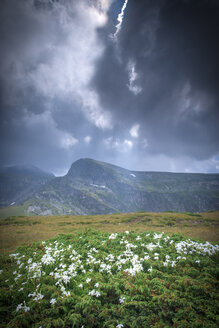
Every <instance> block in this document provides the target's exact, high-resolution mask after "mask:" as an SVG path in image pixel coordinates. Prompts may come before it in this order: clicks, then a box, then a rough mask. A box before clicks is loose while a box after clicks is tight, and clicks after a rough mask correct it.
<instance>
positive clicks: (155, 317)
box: [0, 230, 219, 328]
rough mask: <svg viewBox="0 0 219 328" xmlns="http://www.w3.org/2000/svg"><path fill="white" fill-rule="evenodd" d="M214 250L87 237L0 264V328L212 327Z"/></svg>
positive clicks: (26, 249) (27, 250)
mask: <svg viewBox="0 0 219 328" xmlns="http://www.w3.org/2000/svg"><path fill="white" fill-rule="evenodd" d="M218 252H219V245H214V244H211V243H209V242H201V241H199V240H191V239H188V238H186V237H184V236H182V235H180V234H173V235H171V236H170V235H167V234H164V233H156V232H148V231H147V232H142V233H136V232H133V231H132V232H129V231H125V232H124V233H112V234H108V233H106V232H98V231H95V230H94V231H92V230H87V231H85V232H81V233H77V234H76V235H74V236H73V235H60V236H59V237H57V238H56V239H52V240H48V241H43V242H41V243H34V244H32V245H28V246H23V247H20V248H19V249H17V251H16V253H14V254H10V255H9V256H8V257H4V258H1V259H0V268H1V270H0V295H1V311H0V327H2V328H3V327H11V328H12V327H14V328H15V327H20V328H21V327H22V328H29V327H34V328H38V327H44V328H52V327H54V328H55V327H63V328H70V327H90V328H92V327H93V328H103V327H106V328H122V327H124V328H140V327H151V328H171V327H178V328H207V327H209V328H217V327H218V323H219V322H218V318H217V314H218V293H217V290H218V287H219V283H218V264H217V259H218Z"/></svg>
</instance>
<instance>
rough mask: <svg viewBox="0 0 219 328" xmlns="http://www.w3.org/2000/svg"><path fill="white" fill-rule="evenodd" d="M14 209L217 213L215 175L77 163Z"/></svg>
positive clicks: (217, 180)
mask: <svg viewBox="0 0 219 328" xmlns="http://www.w3.org/2000/svg"><path fill="white" fill-rule="evenodd" d="M26 195H27V193H26ZM11 200H12V198H11ZM20 204H22V205H23V206H24V209H25V213H26V214H30V215H38V214H39V215H52V214H54V215H55V214H58V215H62V214H106V213H116V212H136V211H152V212H160V211H180V212H185V211H189V212H200V211H208V210H218V209H219V175H218V174H196V173H191V174H190V173H164V172H137V171H129V170H126V169H123V168H121V167H118V166H115V165H111V164H108V163H104V162H99V161H95V160H92V159H80V160H78V161H76V162H74V163H73V164H72V166H71V168H70V170H69V172H68V173H67V174H66V175H65V176H64V177H57V178H53V179H49V181H47V183H45V184H43V186H42V187H41V189H39V190H38V191H37V192H35V193H32V195H30V197H29V198H28V200H27V201H26V202H25V203H22V201H21V202H20Z"/></svg>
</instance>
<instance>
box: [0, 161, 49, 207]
mask: <svg viewBox="0 0 219 328" xmlns="http://www.w3.org/2000/svg"><path fill="white" fill-rule="evenodd" d="M54 177H55V176H54V175H53V174H52V173H49V172H45V171H42V170H40V169H39V168H37V167H35V166H27V165H15V166H8V167H1V168H0V207H6V206H10V205H11V206H12V205H16V204H21V203H23V202H25V201H26V200H27V199H28V198H30V197H32V196H33V194H34V193H35V192H37V191H38V190H40V188H42V186H43V185H44V184H45V183H46V182H48V181H49V180H51V179H53V178H54Z"/></svg>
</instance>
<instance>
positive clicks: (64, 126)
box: [0, 0, 219, 174]
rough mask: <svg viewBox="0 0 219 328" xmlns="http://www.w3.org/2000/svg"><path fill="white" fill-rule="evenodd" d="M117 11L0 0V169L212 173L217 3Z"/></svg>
mask: <svg viewBox="0 0 219 328" xmlns="http://www.w3.org/2000/svg"><path fill="white" fill-rule="evenodd" d="M124 3H125V1H123V0H90V1H87V0H80V1H78V0H57V1H52V0H19V1H17V0H2V1H1V2H0V39H1V52H0V56H1V60H0V151H1V157H0V165H2V164H16V163H23V164H34V165H37V166H39V167H41V168H44V169H48V170H53V172H55V173H58V174H62V173H64V172H65V171H66V170H67V169H68V168H69V167H70V165H71V163H72V162H73V161H74V160H77V159H78V158H81V157H92V158H95V159H98V160H104V161H108V162H111V163H114V164H117V165H121V166H123V167H127V168H131V169H141V170H169V171H192V172H194V171H195V172H197V171H202V172H207V171H208V172H209V171H218V170H219V158H218V157H217V156H216V154H217V153H218V149H219V148H218V140H219V138H218V128H217V127H218V95H219V93H218V77H219V74H218V73H219V72H218V65H217V58H219V53H218V44H219V42H218V40H217V39H218V35H219V31H218V23H217V22H218V21H219V17H218V16H219V14H218V11H219V7H218V4H217V1H202V0H200V1H195V0H194V1H192V0H190V1H186V0H185V1H184V0H178V1H170V0H159V1H158V0H153V1H149V0H148V1H147V0H144V1H143V0H142V1H137V0H136V1H135V0H129V1H128V2H127V1H126V6H124ZM122 8H123V10H122ZM121 12H122V15H121ZM119 14H120V21H118V20H117V19H118V15H119Z"/></svg>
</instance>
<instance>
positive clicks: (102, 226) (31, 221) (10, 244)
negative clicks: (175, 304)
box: [0, 211, 219, 254]
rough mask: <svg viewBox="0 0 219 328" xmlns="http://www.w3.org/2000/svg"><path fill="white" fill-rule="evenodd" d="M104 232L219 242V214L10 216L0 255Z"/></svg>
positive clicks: (1, 233)
mask: <svg viewBox="0 0 219 328" xmlns="http://www.w3.org/2000/svg"><path fill="white" fill-rule="evenodd" d="M88 227H89V228H91V229H95V230H100V231H105V232H109V233H112V232H124V231H125V230H133V231H137V232H142V231H148V230H153V231H163V232H165V233H170V234H173V233H178V232H179V233H182V234H183V235H186V236H188V237H191V238H199V239H203V240H207V241H210V242H219V211H215V212H205V213H198V214H195V215H194V213H174V212H163V213H150V212H139V213H138V212H137V213H122V214H119V213H116V214H109V215H93V216H68V215H64V216H37V217H34V216H33V217H25V216H20V217H19V216H12V215H11V216H9V217H7V218H4V217H3V218H1V219H0V253H1V254H7V253H8V252H11V251H14V250H15V249H16V248H17V247H18V246H20V245H22V244H24V243H26V244H30V243H32V242H35V241H36V242H37V241H41V240H46V239H49V238H54V237H57V236H58V235H59V234H60V233H62V234H68V233H73V234H75V233H76V232H77V231H84V230H85V229H87V228H88Z"/></svg>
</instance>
